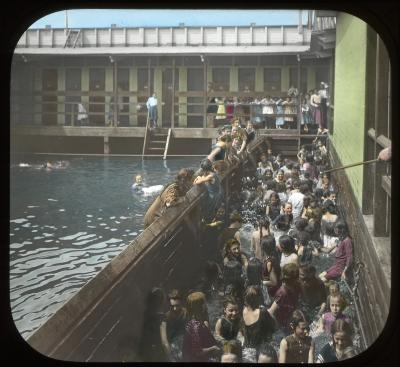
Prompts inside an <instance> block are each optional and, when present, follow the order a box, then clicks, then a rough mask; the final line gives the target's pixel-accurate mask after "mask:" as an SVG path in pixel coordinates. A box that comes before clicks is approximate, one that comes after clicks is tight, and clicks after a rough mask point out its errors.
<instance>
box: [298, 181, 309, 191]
mask: <svg viewBox="0 0 400 367" xmlns="http://www.w3.org/2000/svg"><path fill="white" fill-rule="evenodd" d="M299 190H300V192H301V193H302V194H306V193H307V192H308V191H309V186H308V184H306V183H302V182H300V185H299Z"/></svg>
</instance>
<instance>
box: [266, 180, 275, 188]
mask: <svg viewBox="0 0 400 367" xmlns="http://www.w3.org/2000/svg"><path fill="white" fill-rule="evenodd" d="M265 186H266V188H267V190H274V189H275V181H273V180H268V181H267V182H266V183H265Z"/></svg>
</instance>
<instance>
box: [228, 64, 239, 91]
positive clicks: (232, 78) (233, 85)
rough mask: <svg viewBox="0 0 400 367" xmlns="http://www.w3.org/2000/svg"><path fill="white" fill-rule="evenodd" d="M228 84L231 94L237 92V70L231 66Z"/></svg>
mask: <svg viewBox="0 0 400 367" xmlns="http://www.w3.org/2000/svg"><path fill="white" fill-rule="evenodd" d="M229 84H230V89H231V91H232V92H238V91H239V68H238V67H237V66H232V67H231V70H230V73H229Z"/></svg>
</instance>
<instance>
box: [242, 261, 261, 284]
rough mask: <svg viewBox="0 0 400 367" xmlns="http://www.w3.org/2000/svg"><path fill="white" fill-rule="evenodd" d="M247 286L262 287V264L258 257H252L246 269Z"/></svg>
mask: <svg viewBox="0 0 400 367" xmlns="http://www.w3.org/2000/svg"><path fill="white" fill-rule="evenodd" d="M246 275H247V285H248V286H249V285H260V284H261V281H262V263H261V261H260V260H259V259H257V258H256V257H252V258H251V259H250V260H249V262H248V264H247V268H246Z"/></svg>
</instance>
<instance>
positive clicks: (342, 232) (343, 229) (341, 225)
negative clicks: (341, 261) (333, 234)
mask: <svg viewBox="0 0 400 367" xmlns="http://www.w3.org/2000/svg"><path fill="white" fill-rule="evenodd" d="M335 229H337V231H338V235H339V239H341V240H343V239H344V238H346V237H347V236H348V235H349V228H348V227H347V224H346V222H345V221H344V220H341V219H340V220H338V221H337V222H336V225H335Z"/></svg>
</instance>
